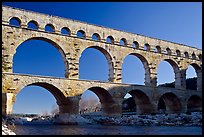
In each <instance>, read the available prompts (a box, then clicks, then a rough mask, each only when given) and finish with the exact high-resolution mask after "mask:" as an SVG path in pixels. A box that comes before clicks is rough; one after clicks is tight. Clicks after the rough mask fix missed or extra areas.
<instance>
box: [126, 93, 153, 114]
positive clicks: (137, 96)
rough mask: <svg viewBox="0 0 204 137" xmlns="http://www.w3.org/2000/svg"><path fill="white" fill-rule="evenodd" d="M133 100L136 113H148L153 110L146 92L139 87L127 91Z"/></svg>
mask: <svg viewBox="0 0 204 137" xmlns="http://www.w3.org/2000/svg"><path fill="white" fill-rule="evenodd" d="M128 93H129V94H130V95H131V96H132V97H133V98H134V101H135V104H136V112H137V113H138V114H149V113H151V112H153V111H154V110H153V106H152V104H151V101H150V99H149V97H148V95H147V94H145V93H144V92H143V91H141V90H139V89H134V90H131V91H129V92H128Z"/></svg>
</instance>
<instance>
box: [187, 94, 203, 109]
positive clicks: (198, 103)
mask: <svg viewBox="0 0 204 137" xmlns="http://www.w3.org/2000/svg"><path fill="white" fill-rule="evenodd" d="M194 111H202V99H201V98H200V97H199V96H198V95H192V96H190V97H189V98H188V101H187V112H194Z"/></svg>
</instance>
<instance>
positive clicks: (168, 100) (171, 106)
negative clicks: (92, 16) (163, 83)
mask: <svg viewBox="0 0 204 137" xmlns="http://www.w3.org/2000/svg"><path fill="white" fill-rule="evenodd" d="M164 103H165V104H164ZM164 105H165V106H164ZM160 109H165V110H162V111H164V113H180V112H181V102H180V100H179V98H178V97H177V96H176V95H175V94H174V93H170V92H167V93H164V94H163V95H162V96H161V97H160V98H159V101H158V111H160Z"/></svg>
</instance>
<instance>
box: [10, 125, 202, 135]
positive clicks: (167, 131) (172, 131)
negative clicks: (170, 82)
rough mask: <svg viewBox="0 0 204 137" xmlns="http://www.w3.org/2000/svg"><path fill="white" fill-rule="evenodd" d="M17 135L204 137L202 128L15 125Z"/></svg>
mask: <svg viewBox="0 0 204 137" xmlns="http://www.w3.org/2000/svg"><path fill="white" fill-rule="evenodd" d="M15 127H16V129H15V131H14V132H15V133H16V134H17V135H202V127H201V126H197V127H192V126H189V127H185V126H115V125H114V126H109V125H15Z"/></svg>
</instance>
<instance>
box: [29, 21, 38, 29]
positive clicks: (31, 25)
mask: <svg viewBox="0 0 204 137" xmlns="http://www.w3.org/2000/svg"><path fill="white" fill-rule="evenodd" d="M28 28H29V29H33V30H38V23H37V22H36V21H34V20H31V21H29V22H28Z"/></svg>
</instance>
